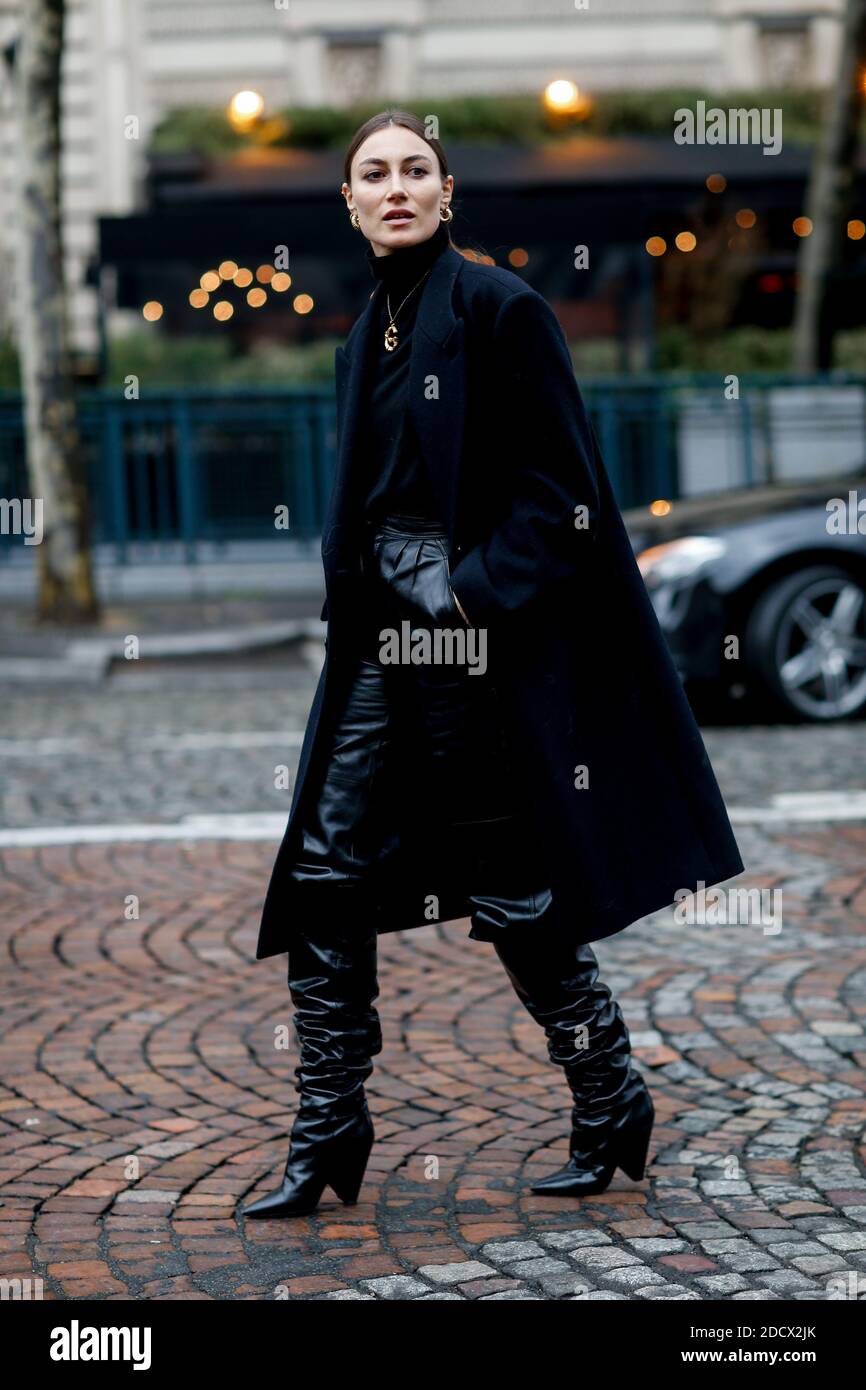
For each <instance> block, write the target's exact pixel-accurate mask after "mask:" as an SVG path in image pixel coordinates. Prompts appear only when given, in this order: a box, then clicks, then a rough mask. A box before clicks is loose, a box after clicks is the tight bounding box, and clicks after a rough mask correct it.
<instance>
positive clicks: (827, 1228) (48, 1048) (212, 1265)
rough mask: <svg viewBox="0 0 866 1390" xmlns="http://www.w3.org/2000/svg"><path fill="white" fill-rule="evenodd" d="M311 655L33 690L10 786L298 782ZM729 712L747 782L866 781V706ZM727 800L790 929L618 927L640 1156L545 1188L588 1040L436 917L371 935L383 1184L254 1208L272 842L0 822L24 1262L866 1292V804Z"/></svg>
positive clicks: (732, 770) (88, 811)
mask: <svg viewBox="0 0 866 1390" xmlns="http://www.w3.org/2000/svg"><path fill="white" fill-rule="evenodd" d="M313 681H314V676H313V674H312V672H311V671H310V669H309V668H308V667H304V666H303V665H302V664H298V665H297V666H293V665H292V664H291V663H290V662H287V660H286V658H285V656H284V657H283V658H282V659H281V661H279V662H267V661H261V662H258V663H256V664H255V665H252V664H248V663H247V664H244V666H243V667H242V668H241V667H237V668H230V669H226V668H220V667H217V666H214V667H213V668H211V669H207V670H203V669H202V668H201V667H199V668H198V669H196V670H194V671H192V670H189V671H184V670H183V669H181V668H177V669H173V670H172V671H171V672H167V671H166V670H164V669H160V670H156V669H154V670H153V671H151V672H148V671H147V670H146V669H141V670H139V671H137V672H136V674H135V676H134V677H133V676H131V675H127V674H126V673H124V674H123V676H121V677H120V678H119V679H115V680H112V681H111V682H109V683H108V685H107V686H106V688H105V689H104V690H100V691H97V692H88V693H85V692H82V693H77V692H70V693H69V695H68V696H67V697H64V698H63V699H62V700H61V699H59V698H58V695H57V693H56V692H52V693H50V694H49V695H47V696H44V697H43V696H38V695H34V693H33V692H32V691H27V692H26V694H25V693H23V692H21V691H17V692H16V691H11V692H9V693H8V696H7V698H5V699H4V709H5V710H6V716H7V717H6V720H5V721H4V738H3V741H2V745H0V752H2V754H3V755H4V756H3V766H4V788H3V807H4V815H3V822H4V824H6V825H7V826H21V827H24V826H31V827H34V828H35V827H39V826H41V825H59V824H62V823H64V822H70V821H71V822H73V823H94V824H96V823H105V822H107V821H109V820H111V819H112V818H115V819H118V820H120V819H122V820H129V819H130V818H131V817H135V818H140V817H141V816H146V818H147V819H148V820H150V821H159V820H173V819H175V818H176V817H177V816H178V815H180V814H185V813H189V812H193V811H205V812H207V811H213V810H215V809H217V810H219V809H222V810H226V811H261V810H266V809H270V810H272V811H273V810H286V809H287V806H288V801H287V795H288V794H287V793H286V792H279V793H277V792H275V791H274V788H273V768H274V764H275V762H277V761H280V760H284V761H286V762H289V763H291V764H293V760H295V759H296V758H297V752H298V737H297V736H298V734H299V731H300V730H301V729H302V727H303V721H304V718H305V715H306V709H307V707H308V705H309V699H310V695H311V692H312V687H313ZM230 735H232V736H236V737H238V740H239V741H238V743H237V746H232V743H231V738H230V737H229V736H230ZM270 735H273V736H274V737H273V740H271V738H270V737H269V736H270ZM283 735H285V739H286V742H282V741H281V740H282V738H283ZM254 736H256V737H254ZM705 737H706V741H707V745H708V747H709V750H710V755H711V757H712V759H713V763H714V766H715V767H716V769H717V772H718V774H719V777H720V780H721V782H722V785H723V788H724V790H725V793H726V796H727V798H728V801H729V804H737V803H740V804H748V805H756V804H760V803H762V802H763V801H764V800H766V799H767V797H768V796H769V795H771V794H773V793H775V792H778V791H784V790H790V791H793V790H797V791H802V790H805V789H812V790H826V789H834V790H837V789H839V788H844V787H848V788H852V789H853V788H858V787H860V788H862V787H864V786H866V771H864V767H863V751H862V744H863V734H862V726H860V727H859V728H858V727H857V726H846V727H844V728H838V729H828V730H803V729H783V728H778V729H773V728H749V729H742V730H741V729H736V728H726V729H711V730H705ZM257 738H258V740H259V741H258V742H257ZM148 739H151V740H153V739H156V740H157V744H158V745H159V740H160V739H162V740H163V742H162V744H161V745H159V746H154V745H153V744H152V743H151V744H148V743H147V740H148ZM46 740H51V742H45V741H46ZM76 740H77V742H76ZM55 741H56V742H55ZM737 833H738V839H739V841H740V844H741V847H742V850H743V855H744V859H745V860H746V863H747V866H748V870H749V872H748V874H747V875H746V876H744V877H743V878H742V879H740V880H737V885H738V886H739V885H740V884H742V885H744V886H745V885H749V886H756V887H759V888H765V889H767V890H773V889H781V890H782V895H783V903H784V916H783V925H782V929H781V931H779V932H778V934H774V933H773V932H772V931H769V930H767V929H766V927H765V928H762V927H761V926H760V924H758V923H755V922H752V923H751V924H749V925H729V926H719V925H717V926H713V927H709V926H678V925H676V924H675V923H674V921H673V915H672V912H671V911H670V910H668V911H665V912H660V913H657V914H654V915H653V916H652V917H649V918H646V919H644V920H643V921H642V922H641V923H639V924H636V925H635V926H632V927H630V928H629V929H628V930H627V931H625V932H622V933H620V934H619V935H617V936H615V937H612V938H609V939H608V940H606V941H602V942H599V943H597V944H596V948H595V949H596V954H597V955H598V958H599V961H600V964H601V976H602V978H603V979H604V980H605V981H606V982H607V983H608V984H609V985H610V986H611V988H612V990H613V991H614V993H615V994H616V996H617V997H618V998H619V1000H620V1002H621V1004H622V1008H623V1012H624V1014H625V1017H626V1019H627V1022H628V1024H629V1027H630V1030H631V1036H632V1045H633V1048H634V1053H635V1058H636V1062H637V1065H638V1066H639V1067H640V1069H641V1070H642V1071H643V1073H644V1075H645V1076H646V1078H647V1080H648V1083H649V1085H650V1088H651V1090H652V1094H653V1097H654V1101H655V1105H656V1126H655V1130H654V1134H653V1141H652V1143H651V1146H650V1162H649V1166H648V1170H647V1175H646V1177H645V1179H644V1180H643V1181H642V1182H639V1183H635V1182H632V1181H631V1180H629V1179H628V1178H626V1177H625V1176H624V1175H623V1174H622V1173H621V1172H619V1171H618V1172H617V1174H616V1176H615V1178H614V1180H613V1182H612V1184H611V1186H610V1188H609V1189H608V1190H607V1192H605V1193H603V1194H600V1195H598V1196H595V1197H591V1198H588V1199H584V1200H582V1201H581V1200H578V1199H575V1198H566V1199H561V1198H559V1199H557V1198H550V1197H542V1196H540V1195H535V1194H533V1193H531V1192H530V1191H529V1186H530V1183H531V1182H532V1180H534V1178H535V1177H537V1176H539V1175H541V1174H542V1173H546V1172H548V1171H550V1170H551V1169H552V1168H554V1167H557V1166H559V1164H560V1163H561V1162H562V1161H563V1160H564V1159H565V1157H566V1147H567V1133H568V1128H567V1127H568V1116H569V1109H570V1095H569V1093H568V1088H567V1086H566V1084H565V1079H564V1076H563V1074H562V1072H561V1071H560V1070H559V1069H558V1068H556V1067H554V1066H553V1065H552V1064H551V1063H550V1061H549V1059H548V1057H547V1051H546V1045H545V1040H544V1035H543V1033H542V1031H541V1030H540V1028H539V1027H538V1026H537V1024H536V1023H535V1022H534V1021H533V1020H532V1018H531V1017H530V1016H529V1015H528V1014H527V1013H526V1012H525V1010H524V1009H523V1008H522V1006H521V1005H520V1004H519V1001H518V1000H517V999H516V997H515V995H514V994H513V992H512V990H511V987H510V985H509V983H508V980H507V977H506V976H505V974H504V972H503V970H502V967H501V966H500V964H499V962H498V960H497V958H496V955H495V952H494V950H493V948H492V946H489V945H487V944H486V943H481V942H472V941H470V940H468V938H467V935H466V932H467V930H468V923H467V922H461V923H450V924H447V925H445V926H436V925H431V926H428V927H424V928H421V929H417V930H412V931H406V932H400V933H392V934H388V935H386V936H385V937H383V938H382V939H381V941H380V947H379V958H380V984H381V994H380V997H379V999H378V1001H377V1007H378V1009H379V1013H380V1017H381V1019H382V1028H383V1034H384V1040H385V1045H384V1049H383V1051H382V1053H381V1054H379V1056H378V1057H377V1058H376V1059H375V1070H374V1072H373V1076H372V1077H371V1080H370V1082H369V1083H368V1087H367V1090H368V1096H369V1099H370V1107H371V1111H372V1113H373V1115H374V1119H375V1124H376V1143H375V1145H374V1148H373V1152H372V1154H371V1158H370V1163H369V1166H368V1169H367V1175H366V1180H365V1183H364V1186H363V1188H362V1192H361V1196H360V1199H359V1202H358V1203H357V1205H355V1206H344V1205H343V1204H342V1203H340V1202H339V1201H338V1200H337V1198H336V1197H335V1196H334V1195H333V1193H331V1192H330V1189H327V1190H326V1193H325V1196H324V1199H323V1201H322V1203H321V1205H320V1207H319V1209H318V1211H317V1212H316V1213H315V1214H314V1215H312V1216H310V1217H306V1218H303V1219H295V1220H290V1221H276V1222H255V1223H254V1222H250V1223H249V1224H247V1225H246V1226H244V1223H243V1222H242V1221H240V1220H239V1219H238V1218H237V1217H236V1215H235V1212H236V1208H237V1207H238V1205H239V1204H242V1203H243V1202H244V1201H245V1200H247V1199H248V1197H249V1196H250V1195H251V1194H252V1193H253V1192H254V1191H255V1193H256V1194H259V1193H261V1192H263V1191H266V1190H268V1189H269V1188H270V1187H271V1186H273V1185H275V1182H276V1181H277V1180H278V1178H279V1175H280V1172H281V1168H282V1165H283V1162H284V1160H285V1155H286V1149H287V1135H288V1131H289V1128H290V1125H291V1117H292V1114H293V1113H294V1107H295V1104H296V1096H295V1092H294V1089H293V1068H294V1065H295V1061H296V1058H295V1056H294V1053H293V1051H292V1050H291V1049H290V1050H289V1051H284V1050H279V1049H278V1048H277V1047H276V1046H275V1042H274V1039H275V1036H276V1035H277V1032H278V1031H279V1030H280V1029H281V1027H282V1026H283V1025H285V1026H286V1027H287V1028H288V1031H289V1033H291V1010H290V1000H289V996H288V991H287V988H286V983H285V966H286V957H285V956H280V957H276V958H272V959H269V960H266V961H259V962H256V961H254V959H253V952H254V949H255V939H256V932H257V926H258V916H259V912H260V908H261V902H262V899H263V895H264V890H265V887H266V884H267V877H268V873H269V870H270V866H271V863H272V861H273V856H274V853H275V848H276V847H275V845H272V844H270V843H267V842H265V843H237V842H233V841H230V840H221V841H216V840H214V841H208V840H184V839H176V840H173V841H168V842H157V843H148V842H142V843H132V842H126V843H124V842H122V841H121V842H108V843H104V844H103V843H100V844H74V845H48V846H45V845H40V844H38V843H34V844H33V845H28V846H25V847H16V848H6V849H0V903H2V906H0V927H2V938H0V950H2V952H3V963H4V967H5V968H4V970H3V975H2V979H3V984H2V990H3V1006H4V1007H3V1014H2V1029H3V1036H2V1043H0V1047H2V1054H3V1062H2V1084H0V1146H2V1184H3V1187H2V1206H0V1222H2V1226H0V1241H2V1249H3V1259H2V1261H0V1275H2V1276H6V1277H7V1278H8V1277H14V1276H16V1275H20V1276H27V1275H37V1276H40V1277H41V1278H42V1279H43V1281H44V1292H45V1296H46V1297H47V1298H59V1299H82V1298H83V1299H87V1298H108V1299H127V1298H134V1299H153V1298H180V1299H187V1298H197V1299H201V1298H218V1299H222V1298H241V1299H260V1298H273V1297H285V1296H289V1297H294V1298H304V1299H329V1298H341V1299H359V1298H360V1299H380V1298H385V1299H416V1298H417V1299H466V1298H469V1299H474V1298H480V1299H506V1300H507V1299H515V1298H516V1299H538V1300H548V1299H562V1298H565V1299H572V1298H578V1299H590V1300H592V1299H639V1300H645V1299H699V1300H708V1299H724V1300H727V1299H733V1300H752V1299H792V1298H793V1299H802V1300H815V1299H824V1298H827V1297H828V1294H829V1293H830V1292H831V1291H833V1290H834V1289H835V1288H836V1287H837V1283H836V1282H835V1281H839V1280H840V1279H841V1281H842V1283H843V1285H844V1286H845V1287H850V1285H849V1284H847V1282H846V1281H848V1280H851V1281H852V1282H853V1287H854V1289H855V1290H856V1289H857V1287H858V1285H857V1279H858V1276H859V1280H860V1282H859V1291H860V1297H861V1298H862V1297H863V1293H864V1291H866V1147H864V1142H863V1131H864V1120H866V1069H864V1062H866V1040H864V1031H863V1030H864V1018H866V936H864V918H866V853H864V851H866V825H864V823H863V822H851V823H848V822H839V823H835V824H832V825H824V824H821V823H815V824H809V825H805V826H804V825H802V824H794V823H789V824H784V823H782V824H779V823H770V824H767V825H761V824H747V825H743V826H740V827H738V832H737ZM37 838H38V837H37ZM130 895H136V897H137V899H138V901H139V904H140V908H139V911H140V916H139V919H138V920H128V919H127V916H126V915H125V912H126V909H127V903H128V900H129V896H130ZM849 1296H850V1295H849Z"/></svg>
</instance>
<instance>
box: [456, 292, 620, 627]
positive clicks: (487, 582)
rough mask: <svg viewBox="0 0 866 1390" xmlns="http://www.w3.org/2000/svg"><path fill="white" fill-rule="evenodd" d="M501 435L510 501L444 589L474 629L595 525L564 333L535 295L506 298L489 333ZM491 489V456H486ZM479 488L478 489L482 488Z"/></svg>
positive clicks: (590, 454)
mask: <svg viewBox="0 0 866 1390" xmlns="http://www.w3.org/2000/svg"><path fill="white" fill-rule="evenodd" d="M493 341H494V353H495V359H494V365H495V372H496V378H497V380H498V382H499V385H500V388H501V397H500V401H501V405H500V407H499V409H500V410H501V411H502V413H503V417H504V428H503V431H502V434H501V438H503V439H505V440H507V441H509V445H508V447H509V448H510V449H511V450H512V451H513V452H512V456H511V460H510V463H511V467H510V468H508V469H503V470H502V472H503V473H504V474H505V476H506V478H507V479H508V481H507V483H506V486H508V487H509V491H510V496H509V498H508V499H506V507H505V508H504V509H502V508H501V507H496V499H495V498H491V501H492V503H493V505H494V507H496V510H497V512H498V514H501V513H502V510H504V511H505V516H504V520H502V521H501V522H500V523H499V525H498V526H497V527H496V529H495V530H494V531H493V533H492V534H491V535H490V536H488V537H487V539H486V540H484V541H482V542H481V543H480V544H478V545H476V546H475V547H474V548H473V549H472V550H470V551H468V552H467V554H466V555H464V557H463V558H462V560H460V562H459V563H458V564H457V565H455V567H454V569H453V570H452V573H451V584H452V588H453V589H454V591H455V593H456V594H457V596H458V598H459V599H460V602H461V603H462V604H463V606H464V608H465V609H466V612H467V614H468V617H469V619H470V621H471V622H472V624H473V625H474V626H483V625H484V624H485V623H486V622H488V621H493V620H497V619H500V618H502V617H507V616H508V615H509V614H511V613H514V612H516V611H519V610H521V609H523V608H524V607H525V606H526V605H527V604H529V603H531V602H532V601H533V600H535V599H541V598H543V596H544V594H545V591H547V590H549V589H550V588H551V586H553V585H555V584H557V583H558V582H560V581H561V580H564V579H568V578H570V577H572V576H573V575H574V574H575V573H577V572H578V570H579V569H580V568H581V566H582V565H583V563H584V562H585V561H586V560H587V558H588V557H589V556H590V555H591V553H592V543H593V541H594V539H595V536H596V532H597V528H598V519H599V491H598V476H597V469H596V458H597V445H596V442H595V437H594V434H593V431H592V426H591V423H590V420H589V416H588V415H587V412H586V408H585V406H584V404H583V400H582V398H581V394H580V391H579V389H578V385H577V382H576V380H575V377H574V368H573V365H572V361H571V355H570V353H569V351H568V345H567V343H566V340H565V335H564V333H563V331H562V328H561V327H560V324H559V320H558V319H557V317H556V315H555V314H554V312H553V310H552V309H551V307H550V305H549V304H548V303H547V300H546V299H544V297H543V296H542V295H540V294H538V293H536V291H535V290H531V289H530V290H527V291H526V292H525V293H520V292H518V293H516V294H514V295H512V296H511V297H510V298H508V299H506V300H505V301H504V302H503V304H502V306H501V308H500V310H499V313H498V315H497V319H496V325H495V328H494V335H493ZM488 469H489V474H488V476H489V480H490V481H489V486H490V488H491V490H492V489H493V488H494V487H495V485H496V475H497V472H498V471H499V470H498V468H497V460H496V459H495V458H493V459H490V460H489V463H488ZM481 485H482V487H483V486H485V484H484V483H483V482H482V484H481Z"/></svg>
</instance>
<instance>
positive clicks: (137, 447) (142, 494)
mask: <svg viewBox="0 0 866 1390" xmlns="http://www.w3.org/2000/svg"><path fill="white" fill-rule="evenodd" d="M733 389H734V388H733V385H732V383H731V382H730V381H728V382H727V383H726V380H725V379H724V378H721V377H719V376H712V377H708V376H695V375H692V376H683V377H675V376H671V375H665V376H660V375H659V376H645V377H617V378H610V379H608V378H605V379H600V378H597V379H587V380H585V381H583V382H582V383H581V390H582V393H583V397H584V400H585V402H586V404H587V408H588V410H589V413H590V416H591V418H592V421H593V425H594V427H595V430H596V434H597V437H598V441H599V445H600V447H601V451H602V456H603V458H604V461H605V467H606V469H607V471H608V474H609V476H610V479H611V483H612V486H613V488H614V492H615V494H616V496H617V500H618V502H619V504H620V506H621V507H622V508H623V509H625V508H629V507H637V506H642V505H646V504H647V503H649V502H650V501H652V500H653V499H654V498H669V499H672V500H673V499H676V498H678V497H682V496H690V495H694V494H696V493H700V492H705V491H723V490H725V489H727V488H732V487H740V486H749V485H754V484H757V483H764V482H767V481H773V480H780V481H781V480H782V479H789V478H803V477H819V476H821V475H823V474H827V473H833V472H843V471H845V470H846V469H848V468H854V467H855V466H856V465H857V464H858V463H860V462H862V460H863V458H864V457H866V374H864V375H855V374H851V373H848V374H841V373H833V374H827V375H824V376H822V377H819V378H813V379H809V380H808V381H804V380H803V379H802V378H796V377H791V376H782V375H773V376H770V375H766V376H763V375H762V376H760V377H758V376H752V377H746V376H743V377H741V378H740V379H739V382H738V384H737V394H736V395H733V394H732V392H733ZM79 421H80V430H81V436H82V440H83V448H84V458H85V466H86V470H87V477H88V485H89V495H90V498H91V507H92V531H93V541H94V544H96V545H110V546H112V547H114V551H115V558H116V561H117V563H120V564H123V563H125V562H126V561H127V560H128V559H129V558H130V554H131V553H133V552H134V554H135V558H136V559H137V560H140V559H142V558H147V556H148V551H149V547H151V548H152V552H153V557H154V558H159V552H158V546H156V545H155V544H154V543H157V542H172V543H175V544H177V545H179V546H180V549H181V553H182V554H183V555H184V556H185V558H186V559H187V560H188V561H189V562H194V561H195V560H196V559H197V558H198V555H199V553H200V548H201V546H202V544H203V543H207V544H208V545H210V546H212V545H213V543H216V545H217V547H219V543H220V542H224V541H226V542H227V541H239V540H265V539H270V540H273V539H274V536H275V529H274V527H275V516H276V511H277V508H284V509H287V510H288V529H289V532H290V534H291V535H292V536H293V537H295V538H297V539H299V540H306V541H312V540H313V539H315V538H316V537H317V536H318V535H319V534H320V533H321V526H322V520H323V517H324V514H325V509H326V506H327V501H328V495H329V491H330V485H331V479H332V477H333V469H334V463H335V444H336V418H335V406H334V395H333V389H332V388H331V387H329V386H327V385H326V386H321V387H305V388H303V389H301V388H282V389H279V388H273V389H265V388H259V389H256V388H244V389H238V388H231V389H188V390H178V391H164V392H159V393H157V394H152V395H149V396H148V398H147V400H146V401H142V400H138V401H127V400H125V399H123V398H122V397H119V396H118V394H117V392H114V391H90V392H82V393H81V394H80V396H79ZM30 495H31V494H30V489H29V484H28V481H27V476H26V468H25V454H24V437H23V421H22V413H21V400H20V398H19V397H18V396H14V395H6V396H0V498H7V499H8V498H14V497H21V498H24V497H27V496H30ZM18 542H19V538H18V537H15V536H8V535H3V534H0V556H2V557H3V558H6V559H11V558H12V556H13V554H14V553H16V552H17V553H18V554H20V553H21V550H22V547H21V546H20V544H19V543H18ZM273 553H274V554H275V555H276V554H280V553H281V548H280V547H276V548H275V549H274V551H273Z"/></svg>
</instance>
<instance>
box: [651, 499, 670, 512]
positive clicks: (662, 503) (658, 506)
mask: <svg viewBox="0 0 866 1390" xmlns="http://www.w3.org/2000/svg"><path fill="white" fill-rule="evenodd" d="M649 509H650V511H651V512H652V514H653V516H667V514H668V512H669V511H670V509H671V504H670V502H668V500H667V498H665V497H657V498H656V500H655V502H650V506H649Z"/></svg>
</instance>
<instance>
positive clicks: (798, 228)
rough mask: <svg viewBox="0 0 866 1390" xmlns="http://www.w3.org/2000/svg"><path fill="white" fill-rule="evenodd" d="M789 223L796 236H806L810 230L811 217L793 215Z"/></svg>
mask: <svg viewBox="0 0 866 1390" xmlns="http://www.w3.org/2000/svg"><path fill="white" fill-rule="evenodd" d="M791 225H792V227H793V229H794V231H795V232H796V234H797V236H808V235H809V233H810V232H811V230H812V219H811V218H810V217H795V218H794V221H793V222H792V224H791Z"/></svg>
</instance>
